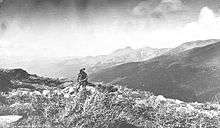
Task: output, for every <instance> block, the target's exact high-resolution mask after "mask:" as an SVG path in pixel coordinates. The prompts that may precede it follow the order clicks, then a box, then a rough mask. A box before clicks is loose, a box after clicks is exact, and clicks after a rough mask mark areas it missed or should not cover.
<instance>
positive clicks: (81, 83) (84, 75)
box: [77, 68, 88, 90]
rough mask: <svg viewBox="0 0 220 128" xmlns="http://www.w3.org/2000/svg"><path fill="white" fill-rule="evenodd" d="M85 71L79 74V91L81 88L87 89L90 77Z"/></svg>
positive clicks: (81, 70) (82, 70)
mask: <svg viewBox="0 0 220 128" xmlns="http://www.w3.org/2000/svg"><path fill="white" fill-rule="evenodd" d="M85 70H86V69H85V68H83V69H80V72H79V74H78V77H77V83H78V85H79V87H78V89H79V88H80V86H82V87H86V85H87V84H88V75H87V73H86V72H85ZM78 89H77V90H78Z"/></svg>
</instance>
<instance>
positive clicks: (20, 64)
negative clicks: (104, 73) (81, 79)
mask: <svg viewBox="0 0 220 128" xmlns="http://www.w3.org/2000/svg"><path fill="white" fill-rule="evenodd" d="M169 50H170V49H167V48H164V49H155V48H149V47H145V48H140V49H132V48H131V47H126V48H123V49H118V50H116V51H114V52H112V53H111V54H109V55H100V56H88V57H83V58H75V57H69V58H41V59H34V58H33V59H32V60H23V61H20V60H22V59H14V60H13V58H12V59H10V58H4V59H1V60H2V61H1V62H0V66H1V67H3V68H8V67H9V68H23V69H25V70H27V71H28V72H30V73H33V74H38V75H42V76H48V77H57V78H61V77H62V78H71V79H72V78H73V77H75V75H76V74H78V72H79V69H81V68H83V67H85V68H86V69H87V72H88V73H89V74H91V73H94V72H97V71H100V70H102V69H105V68H109V67H113V66H116V65H120V64H124V63H129V62H139V61H145V60H148V59H150V58H154V57H156V56H159V55H161V54H163V53H166V52H167V51H169Z"/></svg>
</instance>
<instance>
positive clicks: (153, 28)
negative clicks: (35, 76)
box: [0, 0, 220, 59]
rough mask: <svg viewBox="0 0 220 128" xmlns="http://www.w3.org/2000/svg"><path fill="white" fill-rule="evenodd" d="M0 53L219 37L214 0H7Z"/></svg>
mask: <svg viewBox="0 0 220 128" xmlns="http://www.w3.org/2000/svg"><path fill="white" fill-rule="evenodd" d="M0 2H1V9H0V12H1V13H0V17H1V18H0V22H1V33H0V56H1V57H8V58H9V57H23V58H25V59H30V58H42V57H69V56H95V55H101V54H108V53H110V52H112V51H113V50H116V49H118V48H123V47H126V46H131V47H133V48H140V47H146V46H149V47H154V48H168V47H175V46H177V45H179V44H181V43H183V42H186V41H192V40H203V39H213V38H215V39H216V38H220V37H219V36H220V35H219V33H220V17H219V10H218V7H219V5H220V4H219V3H220V2H218V0H212V1H211V0H197V1H193V0H188V1H186V0H144V1H141V0H127V1H126V0H110V1H108V0H102V1H100V0H19V1H18V0H5V1H0Z"/></svg>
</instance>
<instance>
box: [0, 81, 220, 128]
mask: <svg viewBox="0 0 220 128" xmlns="http://www.w3.org/2000/svg"><path fill="white" fill-rule="evenodd" d="M39 84H40V83H39ZM63 84H65V85H67V86H68V87H66V88H64V89H61V88H59V87H61V86H63ZM63 84H62V85H60V86H58V88H57V87H52V88H49V89H44V90H43V91H36V90H35V91H31V90H24V89H16V90H13V91H10V92H9V93H7V94H3V93H1V95H0V98H1V100H0V119H1V121H0V122H1V124H0V127H4V128H17V127H39V128H41V127H46V128H48V127H56V128H72V127H75V128H159V127H162V128H176V127H181V128H193V127H202V128H209V127H214V128H216V127H219V118H220V106H219V104H210V103H203V104H202V103H185V102H182V101H179V100H175V99H167V98H164V97H163V96H161V95H160V96H154V95H153V94H152V93H150V92H147V91H140V90H132V89H129V88H125V87H122V86H114V85H110V84H108V85H104V84H100V83H96V86H95V87H87V88H85V89H80V90H79V92H76V91H75V90H76V86H75V84H74V83H71V82H70V83H63Z"/></svg>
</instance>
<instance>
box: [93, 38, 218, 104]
mask: <svg viewBox="0 0 220 128" xmlns="http://www.w3.org/2000/svg"><path fill="white" fill-rule="evenodd" d="M90 80H91V81H102V82H104V83H113V84H119V85H124V86H128V87H130V88H134V89H142V90H148V91H152V92H153V93H154V94H156V95H164V96H165V97H168V98H174V99H180V100H183V101H189V102H194V101H201V102H206V101H213V100H219V98H220V97H219V96H220V84H219V83H220V40H206V41H195V42H188V43H184V44H183V45H180V46H179V47H177V48H174V49H172V50H170V51H169V52H167V53H165V54H163V55H161V56H158V57H155V58H152V59H149V60H146V61H143V62H132V63H126V64H122V65H118V66H114V67H111V68H107V69H104V70H101V71H98V72H96V73H94V74H92V75H91V76H90Z"/></svg>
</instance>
